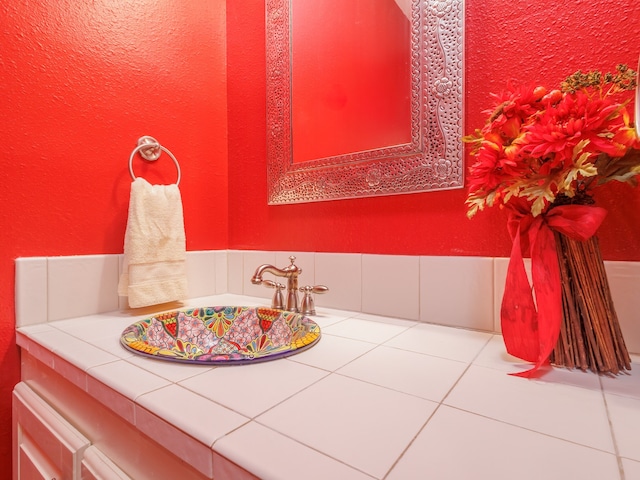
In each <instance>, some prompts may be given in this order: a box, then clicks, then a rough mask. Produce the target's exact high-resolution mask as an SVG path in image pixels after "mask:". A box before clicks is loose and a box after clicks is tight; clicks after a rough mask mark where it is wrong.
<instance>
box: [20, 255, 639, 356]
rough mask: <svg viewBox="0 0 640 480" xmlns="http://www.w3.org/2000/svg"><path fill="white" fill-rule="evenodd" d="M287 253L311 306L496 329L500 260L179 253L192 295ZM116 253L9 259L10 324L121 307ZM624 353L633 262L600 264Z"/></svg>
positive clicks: (632, 309)
mask: <svg viewBox="0 0 640 480" xmlns="http://www.w3.org/2000/svg"><path fill="white" fill-rule="evenodd" d="M290 255H294V256H295V257H296V265H298V266H299V267H300V268H301V269H302V274H301V275H300V277H299V286H301V287H302V286H305V285H320V284H323V285H326V286H328V287H329V292H327V293H326V294H323V295H316V296H315V304H316V306H318V307H326V308H336V309H340V310H351V311H356V312H363V313H368V314H373V315H380V316H386V317H396V318H401V319H409V320H417V321H420V322H425V323H434V324H441V325H447V326H453V327H462V328H470V329H475V330H483V331H500V322H499V311H500V302H501V298H502V292H503V290H504V280H505V275H506V269H507V265H508V259H507V258H489V257H453V256H441V257H439V256H406V255H373V254H355V253H313V252H271V251H253V250H215V251H193V252H187V275H188V283H189V293H190V297H191V298H197V297H204V296H209V295H215V294H222V293H233V294H239V295H248V296H254V297H261V298H264V299H265V304H269V303H270V299H271V296H272V295H273V293H274V291H273V289H270V288H265V287H264V286H261V285H252V284H251V282H250V278H251V276H252V275H253V273H254V271H255V269H256V268H257V267H258V266H259V265H261V264H263V263H269V264H273V265H275V266H277V267H280V268H282V267H284V266H286V265H288V264H289V256H290ZM121 263H122V255H84V256H69V257H26V258H19V259H17V260H16V324H17V326H18V327H21V326H26V325H33V324H39V323H45V322H48V321H55V320H61V319H65V318H73V317H81V316H85V315H93V314H96V313H102V312H108V311H114V310H118V309H126V308H127V306H126V305H127V304H126V298H122V297H118V294H117V284H118V278H119V272H120V268H121ZM605 266H606V269H607V273H608V277H609V283H610V286H611V291H612V295H613V298H614V302H615V305H616V311H617V313H618V317H619V320H620V325H621V328H622V330H623V333H624V337H625V341H626V343H627V348H628V349H629V351H630V352H633V353H640V322H638V318H637V313H636V312H637V311H638V294H637V292H640V262H605Z"/></svg>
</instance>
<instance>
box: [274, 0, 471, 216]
mask: <svg viewBox="0 0 640 480" xmlns="http://www.w3.org/2000/svg"><path fill="white" fill-rule="evenodd" d="M266 14H267V18H266V54H267V182H268V196H269V198H268V202H269V204H271V205H275V204H287V203H302V202H315V201H323V200H336V199H342V198H353V197H368V196H375V195H395V194H402V193H413V192H424V191H430V190H443V189H451V188H460V187H462V186H463V171H464V165H463V163H464V161H463V147H462V140H461V139H462V132H463V124H462V123H463V122H462V118H463V116H462V86H463V83H462V81H463V79H462V74H463V2H462V0H449V1H443V0H350V1H349V2H344V0H307V1H304V0H296V1H295V2H292V1H290V0H266Z"/></svg>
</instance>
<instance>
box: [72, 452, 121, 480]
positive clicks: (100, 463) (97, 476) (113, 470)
mask: <svg viewBox="0 0 640 480" xmlns="http://www.w3.org/2000/svg"><path fill="white" fill-rule="evenodd" d="M130 479H131V477H129V476H128V475H127V474H126V473H124V472H123V471H122V470H120V469H119V468H118V467H117V466H116V465H115V464H114V463H113V462H112V461H111V460H109V459H108V458H107V457H106V456H105V455H104V454H103V453H102V452H101V451H100V450H98V449H97V448H96V447H93V446H92V447H89V448H87V449H86V450H85V451H84V456H83V458H82V480H130Z"/></svg>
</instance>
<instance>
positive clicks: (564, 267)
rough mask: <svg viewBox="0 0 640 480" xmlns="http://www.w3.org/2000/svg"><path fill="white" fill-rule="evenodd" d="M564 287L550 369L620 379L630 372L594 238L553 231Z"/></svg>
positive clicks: (629, 360)
mask: <svg viewBox="0 0 640 480" xmlns="http://www.w3.org/2000/svg"><path fill="white" fill-rule="evenodd" d="M554 233H555V239H556V250H557V253H558V263H559V266H560V280H561V282H562V313H563V319H562V325H561V329H560V336H559V338H558V343H557V344H556V347H555V349H554V351H553V353H552V354H551V356H550V361H551V363H552V364H553V365H556V366H563V367H567V368H571V369H574V368H579V369H581V370H591V371H593V372H596V373H606V374H614V375H615V374H618V373H620V372H621V371H623V370H630V369H631V359H630V357H629V353H628V351H627V347H626V345H625V342H624V339H623V337H622V331H621V330H620V324H619V322H618V316H617V314H616V311H615V307H614V304H613V299H612V297H611V290H610V288H609V282H608V279H607V273H606V271H605V267H604V262H603V260H602V256H601V254H600V247H599V244H598V238H597V237H595V236H593V237H591V238H590V239H588V240H585V241H579V240H573V239H571V238H569V237H567V236H565V235H563V234H562V233H559V232H554Z"/></svg>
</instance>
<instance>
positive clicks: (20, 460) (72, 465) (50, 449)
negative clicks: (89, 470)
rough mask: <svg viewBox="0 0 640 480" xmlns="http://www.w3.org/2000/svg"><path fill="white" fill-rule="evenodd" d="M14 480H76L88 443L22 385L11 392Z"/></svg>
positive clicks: (78, 476)
mask: <svg viewBox="0 0 640 480" xmlns="http://www.w3.org/2000/svg"><path fill="white" fill-rule="evenodd" d="M13 435H14V442H13V446H14V467H13V470H14V478H16V479H29V480H30V479H40V478H42V479H47V480H66V479H76V478H77V479H79V478H81V476H80V475H81V474H80V465H81V462H82V454H83V452H84V450H85V449H86V448H87V447H89V445H90V442H89V440H87V439H86V438H85V437H84V436H83V435H82V434H81V433H80V432H78V431H77V430H76V429H75V428H74V427H73V426H72V425H70V424H69V423H68V422H67V421H66V420H65V419H64V418H62V417H61V416H60V415H59V414H58V413H57V412H56V411H55V410H54V409H53V408H51V407H50V406H49V405H48V404H47V403H45V402H44V401H43V400H42V399H41V398H40V397H39V396H38V395H37V394H36V393H35V392H34V391H33V390H31V389H30V388H29V387H28V386H27V385H26V384H25V383H19V384H18V385H16V388H15V389H14V391H13Z"/></svg>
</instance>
